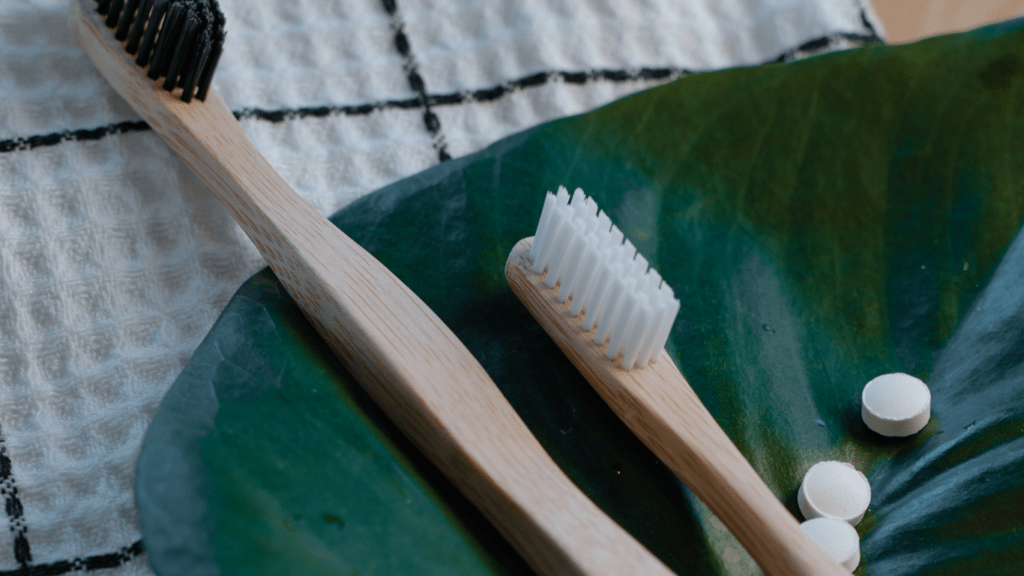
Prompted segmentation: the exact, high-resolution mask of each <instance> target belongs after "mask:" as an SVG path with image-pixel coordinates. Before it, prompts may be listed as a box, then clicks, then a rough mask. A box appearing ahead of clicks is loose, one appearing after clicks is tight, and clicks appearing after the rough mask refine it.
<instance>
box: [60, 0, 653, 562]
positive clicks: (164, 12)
mask: <svg viewBox="0 0 1024 576" xmlns="http://www.w3.org/2000/svg"><path fill="white" fill-rule="evenodd" d="M98 9H99V10H101V11H103V13H104V14H102V15H101V14H100V13H99V12H98ZM69 18H70V24H71V27H72V30H73V31H74V34H75V36H76V38H77V39H78V42H79V44H81V45H82V48H83V49H84V50H85V52H86V54H88V56H89V58H90V59H92V61H93V63H94V64H95V65H96V67H97V68H99V70H100V72H101V73H102V74H103V75H104V76H105V77H106V78H107V80H108V81H109V82H110V83H111V84H112V85H113V86H114V88H115V89H116V90H117V91H118V93H120V94H121V96H122V97H124V99H125V100H127V101H128V103H129V104H131V106H132V107H133V108H134V109H135V110H136V111H137V112H138V113H139V114H140V115H141V116H142V117H143V118H144V119H145V120H146V121H147V122H148V123H149V124H150V126H152V127H153V129H154V130H156V132H157V133H158V134H160V136H161V137H163V139H164V140H165V141H166V142H167V144H168V145H169V146H170V147H171V148H172V149H173V150H174V151H175V152H176V153H177V154H178V155H179V156H180V157H181V158H182V160H184V161H185V163H186V164H188V165H189V166H190V167H191V168H192V169H193V170H194V171H195V172H196V174H198V175H199V177H200V178H201V179H202V180H203V181H204V182H205V183H206V184H207V186H209V187H210V189H211V190H212V191H213V192H214V193H215V194H216V195H217V196H218V197H219V198H220V199H221V201H223V202H224V203H225V204H226V205H227V207H228V209H229V210H230V211H231V213H232V214H233V215H234V216H235V218H236V220H237V221H238V222H239V224H240V225H241V226H242V228H243V229H244V230H245V232H246V233H247V234H248V235H249V237H250V238H251V239H252V240H253V242H254V243H255V244H256V246H257V247H259V249H260V251H261V252H262V253H263V255H264V257H265V258H266V259H267V261H268V262H269V263H270V266H271V268H273V269H274V272H275V273H276V274H277V277H278V278H279V279H280V280H281V282H282V283H283V284H284V285H285V286H286V288H287V289H288V292H289V293H290V294H291V295H292V297H293V298H294V299H295V301H296V302H297V303H298V304H299V306H300V307H301V308H302V310H303V313H304V314H305V315H306V317H307V318H309V320H310V322H311V323H312V324H313V325H314V326H315V327H316V329H317V331H318V332H319V333H320V335H321V336H323V337H324V339H325V340H326V341H327V342H328V344H329V345H330V346H331V348H332V349H333V350H334V352H335V353H336V354H337V355H338V357H339V358H340V359H341V361H342V363H343V364H344V365H345V367H346V368H348V370H349V371H351V373H352V374H353V375H354V376H355V377H356V379H357V380H358V381H359V382H360V384H361V385H362V386H363V387H364V388H365V389H366V390H367V392H369V394H370V395H371V396H372V397H373V398H374V400H375V401H376V402H377V403H378V404H379V405H380V406H381V407H382V408H383V409H384V411H385V412H386V413H387V414H388V416H389V417H390V418H391V419H392V420H393V421H394V422H395V423H397V424H398V426H399V427H400V428H401V429H402V430H403V432H404V433H405V434H406V435H408V436H409V437H410V438H411V439H412V440H413V441H414V442H415V443H416V445H417V446H418V447H419V448H420V449H421V450H423V452H424V453H426V454H427V456H428V457H429V458H430V459H431V460H432V461H433V462H434V464H436V465H437V466H438V468H440V469H441V470H442V471H443V472H444V473H445V474H446V475H447V476H448V478H450V479H451V480H452V482H453V483H454V484H455V485H456V486H458V488H459V489H460V490H461V491H462V492H463V493H464V494H465V495H466V496H467V497H468V498H469V499H470V500H471V501H472V502H473V503H474V504H475V505H476V506H477V507H478V508H479V509H480V510H481V511H483V513H484V514H485V515H486V516H487V517H488V518H489V519H490V521H491V522H492V523H493V524H494V525H495V526H496V527H497V528H498V529H499V530H500V531H501V533H502V534H503V535H504V536H505V537H506V538H507V539H508V540H509V541H510V542H511V543H512V544H513V545H514V546H515V547H516V549H517V550H518V551H519V552H520V554H522V555H523V557H524V558H525V559H526V560H527V562H529V563H530V565H531V566H532V567H533V568H534V569H535V570H537V571H538V572H540V573H542V574H548V575H552V576H554V575H563V574H593V575H612V574H645V575H668V574H671V572H670V571H669V570H668V569H667V568H666V567H665V566H664V565H663V564H662V563H661V562H660V561H659V560H658V559H657V558H656V557H654V556H653V555H652V554H651V553H650V552H649V551H648V550H647V549H645V548H644V547H643V546H641V545H640V544H639V543H638V542H637V541H636V540H635V539H633V537H632V536H630V535H629V534H628V533H627V532H625V531H624V530H623V529H622V528H621V527H620V526H619V525H617V524H616V523H615V522H613V521H612V520H611V519H610V518H609V517H608V516H607V515H605V514H604V513H603V512H602V511H601V510H600V509H599V508H598V507H597V506H596V505H595V504H594V503H593V502H591V501H590V500H589V499H588V498H587V497H586V496H584V495H583V493H582V492H580V490H579V489H578V488H577V487H576V486H575V485H574V484H573V483H572V482H571V481H570V480H569V479H568V477H566V476H565V474H564V473H563V472H562V471H561V470H560V469H559V468H558V466H556V465H555V463H554V462H553V461H552V460H551V458H550V456H548V454H547V453H546V452H545V451H544V450H543V449H542V447H541V446H540V444H539V443H538V442H537V440H536V438H534V436H533V435H532V434H531V433H530V431H529V429H527V427H526V426H525V424H523V422H522V420H521V419H520V418H519V416H518V415H517V414H516V413H515V411H514V410H513V409H512V407H511V405H509V403H508V401H507V400H506V399H505V397H504V396H502V394H501V392H500V391H499V390H498V388H497V387H496V386H495V384H494V382H492V381H491V379H490V378H489V377H488V376H487V373H486V372H485V371H484V369H483V367H482V366H480V364H479V363H478V362H477V360H476V359H475V358H474V357H473V355H472V354H470V352H469V351H468V350H467V349H466V347H465V346H464V345H463V344H462V343H461V342H460V341H459V340H458V338H456V336H455V335H454V334H453V333H452V331H451V330H450V329H449V328H448V327H447V326H445V325H444V323H443V322H441V320H440V319H439V318H438V317H437V315H436V314H434V312H433V311H431V310H430V309H429V308H428V307H427V306H426V304H424V303H423V301H422V300H420V299H419V298H418V297H417V296H416V295H415V294H414V293H413V292H412V291H411V290H409V288H408V287H406V286H405V285H404V284H402V282H401V281H400V280H399V279H398V278H397V277H395V276H394V274H392V273H391V272H390V271H388V270H387V268H385V267H384V265H382V264H381V263H380V262H378V261H377V260H376V259H374V258H373V256H371V255H370V254H369V253H368V252H366V251H365V250H363V249H362V248H361V247H360V246H359V245H358V244H356V243H355V242H354V241H352V239H350V238H349V237H348V236H346V235H345V234H343V233H342V232H341V231H340V230H338V229H337V228H336V227H335V226H334V225H333V224H331V223H330V222H329V221H328V220H327V219H326V218H324V217H323V216H321V215H320V214H319V213H318V212H316V211H315V210H314V209H313V208H312V207H311V206H310V205H309V204H307V203H306V202H305V201H303V200H302V199H301V198H299V196H298V195H297V194H296V193H295V192H294V191H293V190H292V189H291V188H290V187H289V186H288V184H286V183H285V181H284V180H283V179H282V178H281V177H280V175H278V174H277V173H276V172H275V171H274V170H273V169H272V168H271V167H270V165H269V164H268V163H267V161H266V160H265V159H264V158H263V157H262V156H261V155H260V154H259V152H257V151H256V149H255V148H254V147H253V146H252V144H251V143H250V142H249V141H248V139H247V138H246V137H245V133H244V132H243V131H242V129H241V126H240V125H239V124H238V122H237V121H236V120H235V118H234V116H233V115H232V113H231V111H230V110H229V109H228V108H227V106H226V105H225V104H224V101H223V100H222V99H221V97H220V96H219V95H218V94H217V92H216V91H214V90H212V89H210V88H209V83H210V78H211V76H212V73H213V66H215V65H216V62H217V59H218V58H219V54H220V46H221V44H222V42H223V38H224V36H223V26H224V19H223V16H222V15H220V11H219V9H218V8H217V5H216V2H215V0H170V1H168V0H141V2H140V1H138V0H127V1H124V0H113V1H111V0H101V1H100V2H98V4H97V2H96V1H95V0H71V3H70V10H69ZM105 24H106V25H107V26H109V27H112V28H114V30H113V31H108V30H104V29H103V28H104V25H105ZM115 34H116V35H117V36H118V37H119V38H120V39H121V40H122V41H119V40H118V39H115ZM154 40H155V42H154ZM126 50H127V52H126ZM129 52H131V53H132V54H137V55H138V57H139V58H142V65H143V66H144V65H147V64H148V65H149V68H148V71H149V73H150V75H151V76H155V77H157V78H160V77H161V76H162V77H164V80H163V82H161V85H162V86H161V85H158V83H157V82H154V81H153V80H151V79H149V78H146V77H145V75H146V71H147V70H145V69H144V68H143V66H139V65H136V62H135V61H133V58H132V57H130V56H129ZM165 87H166V88H169V89H172V91H170V92H168V91H165V90H164V88H165ZM189 100H192V101H191V102H189Z"/></svg>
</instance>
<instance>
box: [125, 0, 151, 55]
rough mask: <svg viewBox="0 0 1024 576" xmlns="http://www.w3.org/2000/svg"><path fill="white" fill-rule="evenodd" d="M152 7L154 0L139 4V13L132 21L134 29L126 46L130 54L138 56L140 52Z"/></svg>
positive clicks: (144, 0) (129, 34) (143, 0)
mask: <svg viewBox="0 0 1024 576" xmlns="http://www.w3.org/2000/svg"><path fill="white" fill-rule="evenodd" d="M152 7H153V0H142V3H141V4H139V11H138V13H136V15H135V18H133V19H132V29H131V32H129V33H128V43H127V44H125V46H124V49H125V50H127V51H128V53H129V54H138V52H139V43H140V42H141V41H142V33H143V32H145V31H146V18H147V16H148V15H149V11H150V9H151V8H152Z"/></svg>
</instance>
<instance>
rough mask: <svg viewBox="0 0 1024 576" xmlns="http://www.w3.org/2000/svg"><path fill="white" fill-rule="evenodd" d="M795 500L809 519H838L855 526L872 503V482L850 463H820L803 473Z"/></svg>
mask: <svg viewBox="0 0 1024 576" xmlns="http://www.w3.org/2000/svg"><path fill="white" fill-rule="evenodd" d="M796 502H797V505H798V506H800V512H802V513H803V515H804V518H807V519H808V520H810V519H812V518H821V517H827V518H836V519H839V520H842V521H844V522H849V523H850V524H851V525H854V526H856V525H857V523H858V522H860V521H861V519H862V518H864V513H865V512H867V510H868V505H869V504H871V485H870V484H868V479H867V477H866V476H864V475H863V474H861V473H860V471H859V470H857V469H856V468H854V467H853V466H852V465H851V464H848V463H846V462H834V461H829V462H818V463H817V464H815V465H814V466H811V469H810V470H808V471H807V473H806V474H804V481H803V482H801V483H800V490H798V491H797V493H796Z"/></svg>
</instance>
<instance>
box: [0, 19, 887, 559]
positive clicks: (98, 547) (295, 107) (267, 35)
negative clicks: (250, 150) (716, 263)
mask: <svg viewBox="0 0 1024 576" xmlns="http://www.w3.org/2000/svg"><path fill="white" fill-rule="evenodd" d="M66 6H67V2H66V1H65V0H4V1H3V2H2V3H0V489H2V493H0V497H2V498H3V499H4V500H5V506H4V511H3V512H0V515H2V516H3V518H0V522H3V523H6V524H8V526H9V530H0V574H6V573H8V572H14V571H17V573H24V574H30V573H38V574H43V573H45V574H61V573H66V572H71V571H74V570H79V569H82V570H99V571H101V572H103V573H108V574H149V573H151V571H150V568H149V567H148V564H147V563H146V560H145V552H144V541H143V540H142V535H141V534H140V531H139V527H138V521H137V515H136V511H135V506H134V496H133V485H134V478H135V464H136V461H137V458H138V454H139V450H140V447H141V443H142V439H143V435H144V434H145V431H146V427H147V425H148V424H149V422H150V420H151V419H152V418H153V415H154V414H155V412H156V410H157V409H158V407H159V404H160V399H161V397H162V396H163V395H164V393H165V392H166V391H167V389H168V388H169V387H170V385H171V383H172V382H173V381H174V379H175V377H176V376H177V375H178V373H179V372H180V371H181V369H182V368H183V367H184V365H185V364H186V362H187V361H188V360H189V358H190V356H191V355H192V353H193V351H194V350H195V348H196V347H197V346H198V344H199V342H200V341H201V340H202V338H203V337H204V335H205V334H206V333H207V331H208V330H209V328H210V327H211V325H212V324H213V322H214V320H215V319H216V318H217V315H218V314H219V313H220V311H221V309H222V308H223V306H224V305H225V304H226V303H227V301H228V299H229V298H230V297H231V295H232V294H233V293H234V291H235V290H236V289H237V288H238V286H239V285H240V284H241V283H242V282H243V281H244V280H245V279H247V278H248V277H249V276H250V275H252V274H253V273H255V272H256V271H257V270H259V269H260V268H262V267H263V266H264V262H263V260H262V258H261V257H260V256H259V254H258V253H257V251H256V250H255V248H254V247H253V245H252V244H251V243H250V242H249V241H248V240H247V239H246V238H245V236H244V235H243V234H242V233H241V231H240V230H239V229H238V227H237V226H236V225H235V224H234V223H233V221H232V219H231V217H230V216H229V215H228V213H227V212H226V211H225V209H224V208H222V207H221V206H220V205H219V204H218V203H217V201H216V200H215V199H214V198H213V197H212V196H211V195H210V194H209V192H208V191H207V190H206V189H205V187H204V186H203V185H202V184H201V183H200V182H199V181H198V179H197V178H196V177H195V176H194V175H193V174H192V173H191V172H190V171H189V170H188V168H186V167H185V166H184V165H183V164H182V163H181V162H180V161H179V160H178V159H177V157H176V156H174V155H173V154H172V153H171V152H170V150H169V149H168V148H167V147H166V146H165V145H164V144H163V143H162V141H161V140H160V139H159V137H158V136H157V135H156V134H155V133H153V132H152V131H150V130H148V128H147V127H146V126H145V125H144V124H143V123H141V122H140V121H139V118H138V116H137V115H136V114H135V113H134V112H133V111H132V110H131V109H130V108H129V107H128V106H127V105H126V104H125V103H124V102H123V101H122V100H121V98H120V97H119V96H118V95H117V94H116V93H115V92H114V91H113V90H112V89H111V88H110V87H109V86H108V85H107V83H106V82H105V81H104V80H103V78H102V77H101V76H100V75H99V74H98V73H97V72H96V70H95V69H94V68H93V66H92V64H91V63H90V62H89V61H88V60H87V59H86V57H85V55H84V54H83V53H82V51H81V50H80V49H79V47H78V46H77V45H76V43H75V41H74V40H73V38H72V37H71V35H70V33H69V29H68V24H67V17H66ZM221 6H222V9H223V10H224V12H225V14H226V15H227V19H228V26H227V28H228V40H227V45H226V48H225V53H224V56H223V58H222V60H221V64H220V68H219V70H218V73H217V76H216V78H215V79H214V86H215V87H216V89H217V90H219V91H220V93H221V94H222V95H223V96H224V98H225V100H226V101H227V103H228V105H229V106H230V107H231V108H232V109H233V110H235V111H236V112H237V113H238V114H239V115H240V117H241V123H242V126H243V127H244V129H245V131H246V133H247V134H248V135H249V137H250V138H251V139H252V141H253V142H254V144H255V145H256V147H257V148H258V149H259V150H260V151H261V152H262V153H263V154H264V155H265V156H266V157H267V159H268V160H269V161H270V163H271V164H272V165H273V166H274V167H275V168H276V169H277V170H278V171H280V172H281V174H282V175H283V176H284V178H285V179H286V180H287V181H288V182H289V183H290V184H291V185H292V186H293V187H294V188H295V189H296V190H297V191H298V193H299V194H300V195H302V196H303V197H305V198H306V199H307V200H309V201H310V202H311V203H312V204H313V205H314V206H315V207H316V208H317V209H318V210H319V211H320V212H322V213H324V214H330V213H333V212H335V211H337V210H339V209H340V208H342V207H344V206H345V205H346V204H348V203H349V202H351V201H352V200H354V199H356V198H358V197H360V196H362V195H364V194H366V193H368V192H371V191H373V190H375V189H377V188H380V187H381V186H384V185H386V184H389V183H391V182H393V181H395V180H397V179H400V178H403V177H405V176H409V175H412V174H415V173H417V172H419V171H421V170H424V169H426V168H429V167H431V166H433V165H435V164H437V163H439V162H441V161H444V160H445V159H447V158H453V157H458V156H461V155H464V154H467V153H470V152H474V151H476V150H479V149H481V148H482V147H484V146H486V145H487V144H489V143H491V142H493V141H495V140H497V139H499V138H502V137H504V136H507V135H509V134H512V133H515V132H518V131H520V130H522V129H525V128H528V127H530V126H534V125H536V124H539V123H541V122H545V121H547V120H551V119H554V118H558V117H561V116H565V115H570V114H577V113H581V112H585V111H588V110H591V109H593V108H595V107H597V106H600V105H603V104H606V103H608V102H610V101H612V100H614V99H616V98H619V97H622V96H625V95H627V94H630V93H633V92H636V91H639V90H642V89H644V88H646V87H649V86H653V85H655V84H658V83H661V82H665V81H668V80H670V79H672V78H675V77H677V76H679V75H681V74H684V73H687V72H689V71H704V70H713V69H719V68H725V67H731V66H736V65H746V64H758V63H762V62H767V61H773V60H776V59H779V58H782V59H791V58H797V57H800V56H802V55H805V54H808V53H817V52H822V51H828V50H834V49H839V48H846V47H851V46H856V45H859V44H863V43H866V42H875V41H879V38H878V36H879V34H880V33H881V32H880V30H879V28H878V24H877V21H876V19H875V16H874V14H873V13H872V12H871V9H870V7H869V6H868V5H867V3H866V1H861V0H447V1H444V2H441V1H437V0H433V1H432V0H349V1H345V2H339V1H334V0H287V1H286V0H265V1H262V0H261V1H259V2H252V1H244V0H222V1H221Z"/></svg>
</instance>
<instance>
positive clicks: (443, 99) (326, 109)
mask: <svg viewBox="0 0 1024 576" xmlns="http://www.w3.org/2000/svg"><path fill="white" fill-rule="evenodd" d="M384 1H385V2H387V0H384ZM866 18H867V17H866V16H865V19H866ZM842 42H847V43H851V44H857V45H867V44H880V43H882V39H881V38H879V37H878V36H877V35H874V34H873V33H872V34H852V33H845V34H834V35H831V36H822V37H821V38H815V39H813V40H809V41H807V42H804V43H803V44H801V45H800V46H798V47H796V48H793V49H791V50H787V51H786V52H783V53H782V54H780V55H779V56H778V57H777V58H774V59H772V60H769V61H768V62H785V61H789V60H793V59H795V58H798V57H800V56H804V55H809V54H810V53H814V52H817V51H822V50H828V49H831V48H833V47H836V46H837V45H839V44H841V43H842ZM696 73H697V72H696V71H692V70H687V69H685V68H641V69H639V70H632V71H631V70H590V71H557V70H556V71H549V72H538V73H536V74H531V75H529V76H525V77H523V78H519V79H516V80H512V81H509V82H506V83H504V84H500V85H498V86H494V87H492V88H485V89H482V90H474V91H469V92H453V93H451V94H437V95H428V94H426V92H425V91H424V93H423V95H422V96H417V97H415V98H409V99H406V100H384V101H380V102H372V103H367V104H359V105H355V106H316V107H307V108H289V109H281V110H263V109H261V108H245V109H242V110H239V111H236V112H234V115H235V118H237V119H239V120H243V119H253V120H260V121H263V122H271V123H280V122H284V121H286V120H293V119H301V118H324V117H327V116H334V115H343V116H367V115H369V114H372V113H374V112H378V111H384V110H414V109H419V108H426V109H431V108H433V107H436V106H456V105H460V104H465V103H472V102H492V101H495V100H498V99H500V98H502V97H505V96H507V95H509V94H511V93H513V92H516V91H519V90H525V89H530V88H536V87H540V86H544V85H546V84H551V83H553V82H563V83H565V84H573V85H583V84H588V83H591V82H615V83H621V82H637V81H651V80H667V79H672V78H678V77H680V76H687V75H690V74H696ZM435 117H436V116H435ZM437 126H438V129H440V126H439V124H438V125H437ZM149 129H150V127H149V125H148V124H146V123H145V122H143V121H133V122H119V123H117V124H110V125H108V126H103V127H100V128H92V129H83V130H75V131H68V132H55V133H53V134H45V135H41V136H29V137H27V138H13V139H10V140H0V153H4V152H15V151H22V150H31V149H33V148H38V147H42V146H53V145H55V144H59V143H60V142H63V141H82V140H99V139H101V138H104V137H106V136H110V135H113V134H123V133H126V132H138V131H144V130H149Z"/></svg>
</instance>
